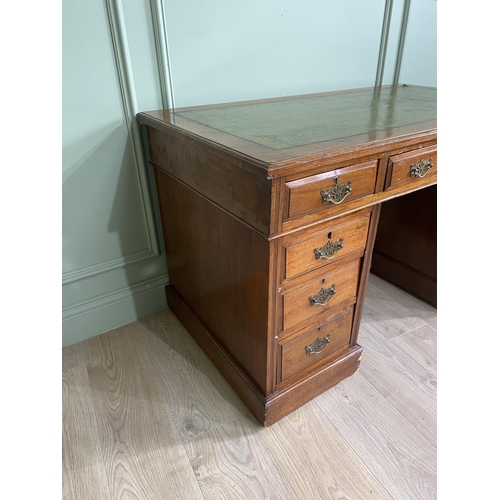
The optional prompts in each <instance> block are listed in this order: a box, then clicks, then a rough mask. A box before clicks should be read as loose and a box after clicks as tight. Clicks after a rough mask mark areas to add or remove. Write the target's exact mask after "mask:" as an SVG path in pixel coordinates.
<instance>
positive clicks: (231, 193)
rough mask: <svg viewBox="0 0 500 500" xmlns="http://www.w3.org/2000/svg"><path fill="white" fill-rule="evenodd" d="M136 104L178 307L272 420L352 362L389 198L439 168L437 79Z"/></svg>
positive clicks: (416, 186)
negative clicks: (152, 106) (242, 98)
mask: <svg viewBox="0 0 500 500" xmlns="http://www.w3.org/2000/svg"><path fill="white" fill-rule="evenodd" d="M137 118H138V120H139V122H140V123H141V124H143V126H144V127H145V129H146V131H147V142H148V145H147V146H148V155H149V161H150V163H151V164H152V165H153V166H154V170H155V179H156V189H157V193H158V200H159V206H160V213H161V218H162V226H163V233H164V237H165V246H166V252H167V263H168V269H169V278H170V284H169V285H168V286H167V287H166V293H167V301H168V305H169V307H170V308H171V309H172V311H173V312H174V313H175V314H176V316H177V317H178V318H179V320H180V321H181V323H182V324H183V325H184V326H185V327H186V329H187V330H188V332H189V333H190V334H191V335H192V336H193V337H194V339H195V340H196V341H197V343H198V344H199V345H200V347H201V348H202V349H203V351H204V352H205V353H206V354H207V355H208V357H209V358H210V360H211V361H212V362H213V363H214V364H215V366H216V367H217V369H218V370H219V371H220V372H221V374H222V375H223V376H224V377H225V379H226V380H227V381H228V382H229V384H230V385H231V386H232V387H233V389H234V390H235V391H236V393H237V394H238V395H239V396H240V398H241V399H242V400H243V402H244V403H245V404H246V405H247V406H248V408H249V409H250V410H251V411H252V413H253V414H254V415H255V416H256V418H257V419H258V420H259V422H260V423H261V424H262V425H271V424H272V423H274V422H276V421H277V420H279V419H281V418H283V417H284V416H286V415H287V414H289V413H290V412H292V411H293V410H295V409H296V408H298V407H299V406H301V405H303V404H305V403H306V402H308V401H310V400H311V399H313V398H314V397H316V396H318V395H319V394H321V393H322V392H323V391H325V390H327V389H329V388H330V387H332V386H333V385H335V384H337V383H338V382H340V381H341V380H343V379H344V378H346V377H348V376H350V375H352V374H353V373H354V372H355V371H356V370H357V369H358V365H359V360H360V357H361V353H362V347H361V346H359V345H358V343H357V337H358V330H359V325H360V320H361V313H362V309H363V301H364V296H365V290H366V286H367V281H368V275H369V271H370V264H371V259H372V253H373V247H374V242H375V236H376V233H377V224H378V221H379V215H380V208H381V204H382V203H383V202H385V201H387V200H392V199H395V198H397V197H400V196H402V195H405V194H407V193H410V192H414V191H417V190H420V189H422V188H425V187H428V186H431V185H434V184H436V182H437V145H436V141H437V135H436V134H437V131H436V90H435V89H430V88H424V87H417V86H406V85H403V86H397V87H382V88H378V89H357V90H349V91H340V92H327V93H322V94H312V95H305V96H294V97H286V98H276V99H266V100H260V101H247V102H239V103H231V104H220V105H211V106H198V107H192V108H182V109H175V110H159V111H151V112H147V113H146V112H145V113H139V114H138V115H137ZM424 210H425V208H424ZM409 223H411V221H409ZM387 232H388V231H387V230H386V231H385V233H387ZM389 235H390V230H389Z"/></svg>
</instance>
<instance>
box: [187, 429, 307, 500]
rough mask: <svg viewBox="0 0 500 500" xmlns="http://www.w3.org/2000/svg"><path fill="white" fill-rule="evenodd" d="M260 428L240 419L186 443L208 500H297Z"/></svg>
mask: <svg viewBox="0 0 500 500" xmlns="http://www.w3.org/2000/svg"><path fill="white" fill-rule="evenodd" d="M257 426H258V424H257V422H255V421H253V422H252V421H249V420H241V419H238V420H236V421H234V422H231V423H229V424H226V425H224V426H222V427H219V428H218V429H215V430H213V431H210V432H208V433H207V434H205V435H203V436H200V437H198V438H195V439H192V440H191V441H188V442H187V443H185V445H184V446H185V448H186V452H187V454H188V456H189V459H190V461H191V465H192V466H193V470H194V473H195V475H196V478H197V479H198V482H199V484H200V487H201V490H202V492H203V496H204V498H205V500H208V499H213V500H223V499H237V498H239V499H245V500H247V499H248V500H251V499H255V500H261V499H262V498H272V499H276V500H278V499H282V500H293V499H296V498H297V496H296V495H295V493H294V491H293V489H292V488H291V486H290V485H289V483H288V482H287V480H286V478H285V476H284V474H283V471H282V470H281V468H280V467H279V465H278V463H277V462H276V460H275V458H274V457H273V455H272V454H271V453H269V450H268V449H267V447H266V444H265V442H264V441H263V439H262V437H261V436H260V435H259V434H258V432H256V431H257V429H258V427H257Z"/></svg>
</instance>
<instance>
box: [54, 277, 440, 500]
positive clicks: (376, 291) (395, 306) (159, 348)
mask: <svg viewBox="0 0 500 500" xmlns="http://www.w3.org/2000/svg"><path fill="white" fill-rule="evenodd" d="M369 289H370V293H369V294H368V295H367V297H366V305H367V306H368V309H371V310H372V311H373V310H375V309H377V310H378V311H379V314H378V316H377V317H376V321H375V322H374V321H373V316H372V317H371V318H370V317H363V321H362V325H361V332H360V343H361V344H362V345H363V346H364V347H365V350H364V354H363V362H362V363H361V366H360V369H359V371H358V373H356V374H355V375H353V376H351V377H349V378H347V379H345V380H343V381H342V382H341V383H340V384H338V385H337V386H335V387H333V388H332V389H330V390H329V391H327V392H325V393H324V394H322V395H321V396H319V397H318V398H316V399H315V400H313V401H311V402H310V403H308V404H306V405H305V406H303V407H302V408H299V409H298V410H296V411H295V412H293V413H291V414H290V415H289V416H288V417H286V418H284V419H281V420H279V421H278V422H276V423H275V424H274V425H271V426H270V427H266V428H264V427H262V426H260V425H259V424H258V423H257V422H256V421H255V419H254V418H253V417H249V416H247V415H246V414H244V412H243V411H242V408H243V405H242V404H241V403H240V404H239V402H238V400H237V398H236V396H235V395H234V393H232V391H231V390H230V389H229V388H228V385H227V383H226V382H225V381H224V379H223V378H222V377H221V376H220V375H218V374H217V373H216V372H215V370H214V367H213V365H211V363H210V362H209V361H208V359H207V357H206V356H205V355H204V354H203V353H202V351H201V349H200V348H199V347H198V346H197V345H196V344H195V343H194V342H193V340H192V339H191V337H190V336H189V335H188V333H187V332H186V331H185V330H184V329H183V327H182V326H180V325H179V323H178V321H177V320H176V319H175V318H174V317H173V315H172V313H171V312H170V311H169V310H166V311H163V312H160V313H158V314H156V315H154V316H151V317H149V318H146V319H144V320H141V321H140V322H136V323H132V324H130V325H127V326H125V327H121V328H118V329H116V330H113V331H112V332H108V333H106V334H103V335H101V336H99V337H95V338H93V339H89V340H86V341H84V342H82V343H80V344H77V345H76V346H72V348H71V349H69V348H65V349H64V350H63V359H66V360H70V359H73V360H75V359H77V360H78V361H76V363H77V365H78V366H73V367H72V368H68V369H66V370H65V372H64V373H63V390H62V404H63V435H62V448H63V462H62V465H63V484H62V491H63V498H64V499H65V500H89V499H92V500H94V499H96V500H101V499H104V500H108V499H111V500H115V499H116V500H118V499H120V500H121V499H127V500H128V499H140V500H165V499H175V500H177V499H194V500H196V499H202V498H205V499H217V500H218V499H230V500H241V499H242V498H245V499H246V498H249V499H252V498H256V499H259V500H260V499H262V498H272V499H279V498H282V499H286V500H288V499H295V498H297V499H303V500H309V499H311V498H319V499H329V498H334V499H338V500H340V499H343V500H344V499H345V500H358V499H361V500H365V499H369V498H373V499H377V500H378V499H380V500H385V499H391V498H392V499H394V500H424V499H432V500H434V499H435V498H436V441H435V435H434V434H433V433H432V432H430V429H432V428H433V427H435V422H431V421H430V420H429V421H426V423H427V424H428V429H426V428H425V427H424V426H423V425H420V426H419V425H418V424H417V423H416V419H418V418H419V417H422V416H425V418H429V419H435V407H436V403H435V397H436V390H435V386H433V384H432V383H430V381H432V380H435V373H434V372H435V367H436V350H435V346H436V331H435V329H434V328H433V327H432V326H431V324H434V325H435V323H436V309H434V308H432V307H431V306H429V305H428V304H425V303H423V302H422V301H419V300H418V299H416V298H415V297H412V296H411V295H409V294H408V293H406V292H404V291H402V290H400V289H398V288H396V287H394V286H393V285H390V284H389V283H386V282H384V281H382V280H380V279H379V278H377V277H376V276H373V275H371V276H370V282H369ZM384 308H386V309H384ZM391 314H392V315H394V316H395V317H396V318H397V319H398V324H399V325H400V328H398V329H396V330H397V331H399V332H400V333H399V334H397V335H395V336H391V335H392V334H389V335H388V331H387V329H386V328H384V327H383V326H382V327H381V328H378V323H377V322H378V321H379V320H380V321H381V324H382V325H384V324H385V323H387V321H388V317H389V316H390V315H391ZM416 325H417V326H416ZM411 326H413V327H414V328H411V329H410V327H411ZM75 353H79V354H78V355H77V356H74V354H75ZM72 363H73V362H72ZM69 365H70V363H69V362H66V366H69ZM403 404H406V406H407V409H404V408H403ZM412 413H414V417H412Z"/></svg>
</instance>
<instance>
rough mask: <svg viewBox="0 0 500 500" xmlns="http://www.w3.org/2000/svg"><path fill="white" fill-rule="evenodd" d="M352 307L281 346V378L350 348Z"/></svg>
mask: <svg viewBox="0 0 500 500" xmlns="http://www.w3.org/2000/svg"><path fill="white" fill-rule="evenodd" d="M353 311H354V307H353V306H350V307H349V308H347V309H345V310H344V311H342V312H341V313H340V314H338V315H337V316H336V317H335V318H333V319H330V320H328V321H327V322H326V323H323V324H319V325H317V326H315V327H314V328H311V329H309V330H308V331H307V332H306V333H303V334H300V335H298V336H296V337H294V338H293V339H292V340H289V341H288V342H286V343H284V344H283V345H282V346H281V380H286V379H287V378H290V377H291V376H292V375H295V374H296V373H298V372H299V371H301V370H303V369H305V368H307V367H309V366H311V365H313V364H316V363H318V362H319V361H321V360H323V359H325V358H328V357H330V356H331V355H332V354H334V353H336V352H337V351H339V350H341V349H343V348H345V349H347V348H348V347H349V341H350V338H351V327H352V319H353Z"/></svg>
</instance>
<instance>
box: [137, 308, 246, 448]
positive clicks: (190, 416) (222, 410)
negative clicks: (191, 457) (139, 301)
mask: <svg viewBox="0 0 500 500" xmlns="http://www.w3.org/2000/svg"><path fill="white" fill-rule="evenodd" d="M140 325H141V326H142V327H143V328H142V336H143V339H144V344H145V346H146V348H147V351H148V354H149V358H150V360H151V363H152V365H153V367H154V368H155V370H156V372H157V373H158V376H159V377H160V380H161V389H162V391H163V395H164V396H165V399H166V401H167V404H168V407H169V408H170V411H171V413H172V417H173V419H174V422H175V425H176V427H177V431H178V433H179V435H180V437H181V439H182V440H183V441H187V440H189V439H191V438H193V437H196V436H198V435H200V434H204V433H205V432H207V431H209V430H211V429H213V428H215V427H219V426H220V425H222V424H224V423H226V422H231V421H233V420H234V419H236V418H238V417H241V416H243V415H246V416H249V415H250V413H249V411H248V409H247V408H246V407H245V405H243V403H242V402H241V400H240V399H239V398H238V397H237V396H236V394H235V393H234V391H233V390H232V389H231V387H229V384H228V383H227V382H226V381H225V380H224V378H223V377H222V376H221V375H220V373H219V372H218V371H217V370H216V368H215V367H214V366H213V365H212V364H211V363H209V362H207V361H208V358H207V356H206V354H205V353H203V351H202V350H201V349H200V347H198V345H197V344H196V342H195V341H194V339H193V338H192V337H191V336H186V335H185V330H184V328H183V327H182V325H181V324H180V323H179V320H178V319H177V318H176V317H175V316H173V315H165V314H163V313H159V314H155V315H153V316H150V317H149V318H146V319H144V320H142V321H140Z"/></svg>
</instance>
